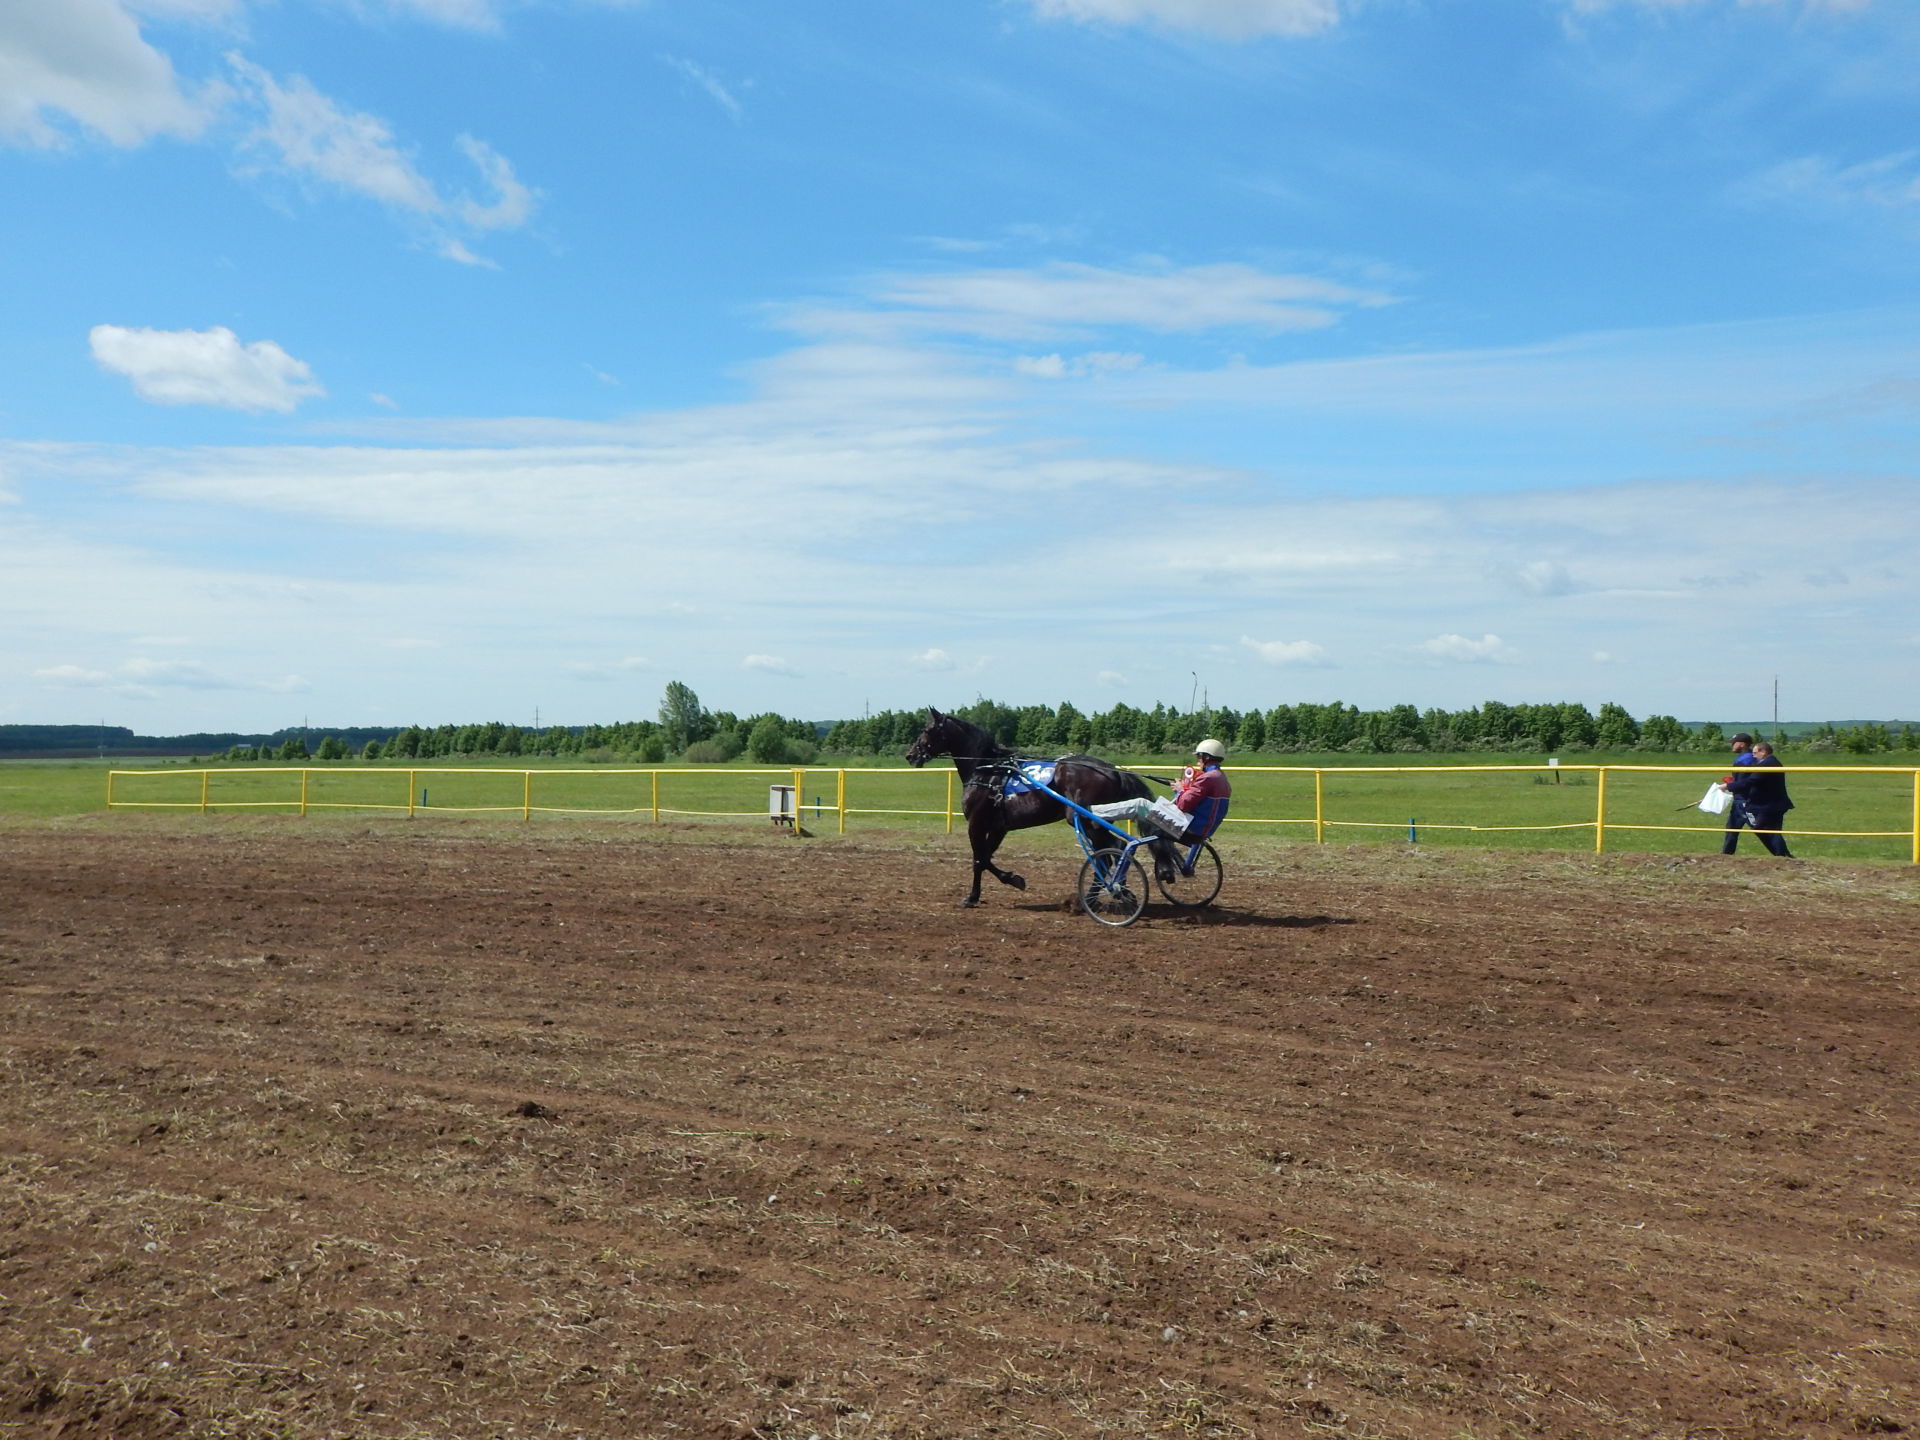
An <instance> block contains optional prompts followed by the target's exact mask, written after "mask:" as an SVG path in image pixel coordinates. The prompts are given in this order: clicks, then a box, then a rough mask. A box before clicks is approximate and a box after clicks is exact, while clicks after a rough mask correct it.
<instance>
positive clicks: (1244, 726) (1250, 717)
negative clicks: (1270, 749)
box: [1233, 710, 1267, 751]
mask: <svg viewBox="0 0 1920 1440" xmlns="http://www.w3.org/2000/svg"><path fill="white" fill-rule="evenodd" d="M1266 743H1267V721H1266V717H1265V716H1264V715H1262V714H1261V713H1260V712H1259V711H1258V710H1249V711H1248V712H1247V717H1246V719H1244V720H1242V721H1241V722H1240V733H1239V734H1238V735H1236V736H1234V747H1233V748H1234V749H1236V750H1240V751H1247V750H1258V749H1260V748H1261V746H1263V745H1265V744H1266Z"/></svg>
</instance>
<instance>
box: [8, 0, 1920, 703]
mask: <svg viewBox="0 0 1920 1440" xmlns="http://www.w3.org/2000/svg"><path fill="white" fill-rule="evenodd" d="M0 214H4V217H5V219H4V229H3V230H0V236H4V244H0V295H3V296H4V300H0V674H3V675H4V678H5V683H4V685H0V722H71V723H91V722H94V721H98V720H106V721H107V722H108V723H113V724H124V725H129V726H132V727H133V728H135V729H136V730H140V731H142V732H146V733H174V732H181V731H187V730H196V729H206V728H221V729H225V728H236V729H254V728H274V727H277V726H280V725H286V724H298V723H301V721H302V720H303V719H308V718H310V719H311V720H312V721H313V723H315V724H326V723H333V724H348V723H354V724H382V723H391V724H404V723H409V722H418V723H423V724H433V723H439V722H442V721H469V720H482V719H495V718H497V719H503V720H508V721H517V722H520V723H523V724H524V723H530V722H531V721H532V720H533V719H534V717H535V714H536V712H537V713H538V715H539V718H540V719H541V721H542V722H543V723H583V722H586V721H591V720H611V719H626V718H636V717H640V716H645V715H650V714H652V713H653V711H654V709H655V708H656V706H657V704H658V699H659V695H660V692H661V690H662V688H663V687H664V685H665V684H666V682H667V681H669V680H673V679H678V680H683V681H685V682H686V683H688V684H690V685H692V686H693V687H694V688H695V689H696V690H697V691H698V692H699V693H700V695H701V697H702V698H703V699H704V700H705V701H706V702H707V703H708V704H709V705H710V706H712V707H714V708H726V709H731V710H735V711H737V712H740V713H743V714H744V713H750V712H755V711H759V710H763V709H773V710H779V711H781V712H783V713H786V714H792V715H802V716H807V717H812V718H831V717H836V716H842V715H849V714H858V713H860V712H861V710H862V709H863V708H866V707H869V706H870V707H872V708H875V709H879V708H882V707H889V706H891V707H912V706H918V705H924V704H928V703H933V704H943V705H944V704H958V703H965V702H966V701H968V700H970V699H972V698H973V697H974V696H975V695H976V694H982V693H984V694H987V695H992V696H995V697H997V698H1001V699H1004V700H1008V701H1012V702H1015V703H1027V702H1046V703H1057V702H1058V701H1061V700H1071V701H1073V702H1074V703H1076V704H1078V705H1080V706H1082V707H1083V708H1095V709H1104V708H1106V707H1107V706H1110V705H1112V704H1114V703H1115V702H1117V701H1126V702H1128V703H1131V704H1138V705H1152V704H1153V703H1154V702H1155V701H1166V702H1168V703H1171V704H1178V705H1185V704H1186V703H1187V701H1188V699H1189V697H1190V696H1191V694H1192V692H1193V689H1194V688H1195V687H1196V686H1198V687H1200V688H1203V689H1204V690H1205V692H1206V694H1207V695H1208V697H1209V698H1210V699H1211V700H1212V701H1213V702H1215V703H1217V704H1232V705H1235V706H1238V707H1241V708H1246V707H1249V706H1254V705H1262V706H1265V705H1273V704H1277V703H1281V702H1297V701H1302V700H1314V701H1325V700H1331V699H1344V700H1348V701H1351V702H1353V703H1357V704H1360V705H1365V706H1374V705H1386V704H1392V703H1397V702H1401V701H1411V702H1413V703H1416V704H1421V705H1443V706H1449V707H1453V706H1463V705H1470V704H1474V703H1477V702H1478V701H1480V700H1483V699H1503V700H1508V701H1557V700H1580V701H1584V702H1586V703H1588V704H1590V705H1598V704H1599V703H1601V702H1603V701H1607V700H1614V701H1618V702H1619V703H1621V704H1624V705H1626V706H1627V707H1628V708H1629V709H1630V710H1632V711H1634V712H1635V713H1636V714H1641V715H1644V714H1648V713H1653V712H1666V713H1673V714H1678V715H1680V716H1682V717H1683V718H1701V719H1704V718H1740V719H1744V718H1751V717H1756V716H1759V715H1761V714H1764V713H1765V712H1766V711H1767V710H1768V709H1769V708H1770V706H1771V700H1772V686H1773V679H1774V677H1775V675H1778V676H1779V679H1780V687H1781V696H1782V699H1781V705H1782V711H1783V713H1784V714H1785V715H1786V716H1787V717H1788V718H1798V719H1822V718H1836V719H1845V718H1854V717H1887V718H1890V717H1896V716H1897V717H1903V718H1904V717H1912V716H1920V581H1916V579H1915V568H1914V563H1913V562H1914V556H1915V553H1916V550H1917V549H1920V505H1916V503H1915V502H1916V483H1915V477H1916V467H1917V466H1920V445H1917V444H1916V441H1920V423H1917V422H1920V10H1917V9H1916V8H1915V7H1913V6H1910V5H1894V4H1891V3H1887V0H1849V3H1841V0H1828V3H1813V0H1746V3H1739V0H1527V3H1522V0H1484V3H1478V0H1477V3H1473V4H1464V3H1457V0H1456V3H1441V0H1426V3H1419V0H939V3H932V0H927V3H918V0H835V3H832V4H795V3H793V0H627V3H616V0H59V3H54V0H0Z"/></svg>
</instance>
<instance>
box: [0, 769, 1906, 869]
mask: <svg viewBox="0 0 1920 1440" xmlns="http://www.w3.org/2000/svg"><path fill="white" fill-rule="evenodd" d="M1258 758H1259V761H1260V762H1261V763H1259V764H1257V765H1256V764H1252V763H1246V764H1239V763H1236V764H1234V765H1232V766H1230V767H1229V773H1230V774H1231V775H1232V776H1233V781H1234V806H1233V814H1232V817H1231V818H1230V819H1229V821H1228V822H1227V834H1228V837H1229V838H1230V839H1233V840H1251V839H1255V838H1266V839H1273V840H1281V841H1292V842H1301V841H1306V842H1311V841H1312V840H1313V839H1314V838H1315V827H1314V823H1313V821H1314V815H1315V801H1314V775H1313V773H1312V771H1313V769H1314V768H1315V767H1318V768H1320V770H1321V771H1322V774H1321V777H1320V792H1321V793H1320V814H1321V816H1322V818H1323V820H1324V822H1325V826H1324V830H1323V832H1322V833H1323V834H1324V837H1325V839H1326V840H1327V841H1328V842H1329V843H1338V844H1355V843H1368V842H1378V843H1397V844H1406V843H1407V842H1408V839H1409V833H1410V828H1411V830H1412V833H1414V834H1416V835H1417V837H1418V843H1420V844H1422V845H1427V846H1459V845H1479V846H1487V845H1498V846H1506V847H1518V848H1525V849H1543V850H1567V851H1590V850H1592V849H1593V845H1594V823H1593V822H1594V818H1595V814H1596V811H1597V807H1598V801H1599V795H1600V787H1599V781H1598V777H1597V775H1596V774H1595V773H1594V772H1592V771H1590V770H1580V769H1574V768H1572V767H1573V766H1574V765H1576V764H1587V763H1596V761H1597V757H1592V756H1588V757H1570V758H1568V759H1566V761H1565V763H1564V764H1563V767H1562V773H1561V776H1560V782H1559V783H1552V781H1551V777H1550V776H1549V774H1548V773H1547V772H1546V771H1544V770H1543V769H1537V768H1524V767H1528V766H1541V765H1543V763H1544V759H1545V757H1543V756H1542V757H1534V756H1524V755H1520V756H1500V757H1494V768H1486V767H1488V765H1489V757H1488V756H1486V755H1439V756H1430V755H1419V756H1407V757H1386V756H1354V755H1345V754H1342V755H1327V756H1316V755H1300V756H1294V755H1284V756H1282V755H1273V756H1269V755H1261V756H1259V757H1258ZM1398 758H1403V759H1404V760H1405V761H1407V762H1408V764H1409V767H1410V768H1409V769H1408V770H1403V771H1401V772H1400V773H1381V771H1380V770H1379V769H1377V768H1376V766H1377V764H1378V762H1380V761H1385V760H1392V759H1398ZM1905 758H1907V757H1905V756H1904V755H1901V756H1888V757H1885V759H1886V760H1898V759H1905ZM1631 761H1632V763H1633V764H1634V765H1636V766H1656V765H1667V766H1674V767H1682V770H1681V771H1680V772H1678V773H1661V772H1658V771H1646V770H1626V769H1613V768H1610V769H1609V772H1608V774H1607V782H1606V818H1607V848H1608V850H1609V851H1652V852H1658V853H1673V854H1683V853H1695V854H1697V853H1702V852H1707V851H1711V850H1714V849H1717V848H1718V840H1719V835H1718V831H1719V828H1720V822H1719V820H1718V818H1717V817H1713V816H1709V815H1704V814H1702V813H1700V812H1699V811H1698V810H1695V809H1693V808H1691V807H1692V802H1693V801H1695V800H1697V799H1698V798H1699V796H1700V794H1701V792H1702V791H1703V790H1705V788H1706V786H1707V783H1708V781H1709V780H1710V779H1712V778H1713V777H1714V776H1716V775H1718V774H1720V773H1723V772H1724V764H1723V763H1722V762H1716V761H1714V760H1712V759H1704V758H1703V757H1701V756H1699V755H1674V756H1658V755H1640V754H1635V755H1634V756H1632V757H1631ZM1129 763H1131V764H1133V765H1134V766H1135V767H1136V768H1138V769H1140V770H1142V771H1144V772H1146V773H1148V774H1160V775H1172V774H1174V773H1176V772H1177V770H1178V767H1179V765H1180V763H1181V762H1180V761H1179V760H1177V759H1173V758H1170V757H1149V758H1146V759H1140V760H1135V761H1131V762H1129ZM1608 763H1609V765H1610V766H1611V765H1612V764H1613V757H1608ZM1812 763H1813V762H1812V761H1809V762H1807V764H1808V765H1812ZM1789 764H1790V770H1791V764H1792V762H1791V761H1790V762H1789ZM838 769H839V762H835V763H834V764H833V765H819V766H814V767H810V768H809V769H807V770H805V771H804V772H802V774H801V803H802V807H803V808H802V820H803V823H805V824H806V825H808V826H809V827H810V828H814V829H819V830H823V831H833V830H836V829H837V828H838V826H839V817H838V815H837V813H835V810H834V807H835V806H836V804H837V802H838V797H839V786H840V775H839V773H838ZM109 771H113V772H116V773H115V776H114V780H113V800H114V805H115V810H116V813H122V812H124V813H130V814H137V813H160V814H196V813H198V812H199V810H200V808H201V805H202V801H203V798H204V801H205V803H206V806H207V809H208V811H209V813H213V814H219V815H236V814H249V813H251V814H280V815H286V814H294V813H298V811H299V809H300V807H301V804H302V799H303V780H302V776H303V771H302V769H301V768H300V767H296V766H266V767H252V766H228V765H214V766H195V765H190V764H187V763H185V762H179V763H154V762H147V761H131V762H129V761H119V762H115V761H109V762H105V763H102V762H93V761H73V762H67V761H49V762H34V761H8V762H4V763H0V814H10V815H23V816H60V815H80V814H88V813H95V812H101V811H105V810H106V809H107V780H108V773H109ZM529 771H530V772H531V784H530V785H529V783H528V779H527V775H526V773H525V772H529ZM1876 771H1878V772H1879V773H1876ZM792 774H793V772H792V771H791V770H778V771H776V770H769V769H765V768H762V767H754V766H751V765H748V764H747V763H745V762H736V763H735V764H732V765H716V766H702V767H698V768H682V767H673V766H661V767H652V768H646V767H627V766H618V765H596V766H578V765H574V766H563V765H560V764H558V763H557V762H544V763H543V762H525V761H517V760H516V761H511V762H507V761H501V762H496V763H487V764H470V763H463V764H460V765H451V764H439V765H417V766H414V767H412V768H411V769H409V768H408V767H405V766H399V765H394V766H389V765H371V766H369V765H364V764H362V763H360V762H347V761H342V762H335V763H332V764H310V765H308V766H307V767H305V770H304V775H305V781H304V800H305V805H306V808H307V813H308V814H309V815H329V814H336V815H337V814H357V815H362V816H366V815H373V814H386V815H392V816H405V815H407V814H408V813H409V807H410V805H411V810H412V813H413V814H414V815H415V817H416V818H435V819H446V818H460V817H474V816H486V817H491V818H494V819H518V818H519V817H520V816H521V815H522V814H523V813H524V809H525V807H526V806H527V804H528V802H529V800H530V801H531V805H532V810H533V815H534V818H536V819H541V820H547V819H552V818H555V817H565V816H597V817H603V818H616V819H630V820H633V821H635V822H636V823H643V824H650V823H652V820H653V817H654V814H655V806H656V804H657V805H658V807H659V810H658V813H659V818H660V819H661V821H662V822H672V823H682V824H684V823H703V824H722V823H724V824H745V823H751V822H754V821H756V820H757V821H759V822H760V823H762V824H764V823H766V822H765V819H764V817H765V815H766V813H767V787H768V786H769V785H771V784H776V783H791V781H792ZM952 774H953V771H952V768H951V766H946V767H942V768H933V767H929V768H928V769H927V770H924V771H916V770H909V769H907V768H905V767H904V766H901V765H900V764H899V763H898V762H886V761H875V760H867V761H864V762H862V761H851V762H847V765H846V805H847V811H848V814H847V822H846V823H847V825H848V828H849V829H852V830H861V829H868V830H871V829H876V828H891V829H903V830H908V831H918V832H921V833H927V834H937V833H942V832H944V830H945V829H946V827H947V819H946V816H945V809H946V806H947V803H948V795H949V782H948V777H950V776H951V775H952ZM1789 780H1790V783H1791V786H1792V790H1793V795H1794V799H1795V801H1796V802H1797V804H1798V808H1797V809H1796V810H1795V811H1794V812H1793V814H1792V815H1791V816H1790V817H1789V824H1790V828H1791V829H1792V830H1793V832H1794V835H1793V838H1792V844H1793V846H1794V850H1795V853H1796V854H1798V855H1802V856H1804V857H1807V858H1826V859H1839V860H1850V861H1896V862H1908V861H1910V859H1911V856H1912V848H1913V841H1912V829H1913V825H1914V809H1915V785H1916V781H1915V769H1914V768H1913V767H1912V766H1911V765H1910V766H1909V767H1908V768H1906V769H1896V768H1894V767H1893V766H1891V765H1884V764H1883V765H1881V766H1875V765H1873V764H1868V763H1856V764H1841V763H1839V762H1837V761H1835V760H1834V759H1832V758H1830V757H1822V759H1821V761H1820V768H1818V769H1802V770H1801V771H1800V772H1799V773H1797V774H1795V773H1790V775H1789ZM953 793H954V797H955V803H957V799H958V786H957V785H955V786H954V787H953ZM1638 827H1646V828H1638ZM1820 831H1850V832H1882V833H1880V834H1877V835H1858V834H1856V835H1847V836H1829V835H1822V834H1818V833H1815V832H1820ZM1053 838H1054V837H1051V836H1043V835H1035V836H1032V837H1028V840H1038V841H1039V842H1040V843H1041V844H1043V845H1046V844H1049V843H1050V842H1051V840H1052V839H1053ZM1058 838H1059V840H1060V841H1062V842H1064V841H1065V839H1066V836H1065V832H1064V830H1062V831H1060V832H1058ZM1022 843H1027V841H1023V842H1022ZM1743 848H1754V849H1756V850H1757V848H1758V847H1757V842H1755V841H1753V840H1751V839H1748V840H1746V841H1744V842H1743Z"/></svg>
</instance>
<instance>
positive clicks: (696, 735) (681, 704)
mask: <svg viewBox="0 0 1920 1440" xmlns="http://www.w3.org/2000/svg"><path fill="white" fill-rule="evenodd" d="M709 724H710V720H709V717H708V715H707V711H706V707H705V706H703V705H702V704H701V703H700V697H699V696H698V695H696V694H694V693H693V689H692V687H691V686H688V685H683V684H681V683H680V682H679V681H678V680H669V681H668V682H667V688H666V689H665V690H663V691H662V692H661V693H660V731H661V736H660V738H661V741H662V742H663V743H664V744H665V746H666V748H667V749H668V750H670V751H671V750H684V749H686V748H687V746H689V745H691V744H693V743H694V742H695V741H697V740H703V739H705V738H706V736H707V731H708V728H709Z"/></svg>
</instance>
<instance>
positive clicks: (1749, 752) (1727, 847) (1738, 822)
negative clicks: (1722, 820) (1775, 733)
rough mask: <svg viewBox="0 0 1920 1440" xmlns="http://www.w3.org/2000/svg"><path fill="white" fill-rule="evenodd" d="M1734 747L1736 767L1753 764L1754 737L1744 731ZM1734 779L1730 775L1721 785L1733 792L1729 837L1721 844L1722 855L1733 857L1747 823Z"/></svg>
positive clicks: (1728, 810) (1728, 818) (1728, 812)
mask: <svg viewBox="0 0 1920 1440" xmlns="http://www.w3.org/2000/svg"><path fill="white" fill-rule="evenodd" d="M1730 743H1731V744H1732V745H1733V763H1734V765H1735V766H1736V767H1738V766H1741V765H1751V764H1753V736H1751V735H1749V734H1747V732H1746V731H1744V730H1742V731H1740V732H1739V733H1738V734H1736V735H1735V736H1734V737H1733V740H1732V741H1731V742H1730ZM1733 781H1734V777H1733V776H1731V775H1729V776H1727V778H1726V779H1724V780H1722V781H1721V782H1720V783H1721V784H1722V785H1724V786H1726V787H1727V789H1729V790H1733V803H1732V804H1731V805H1729V806H1728V807H1727V836H1726V839H1725V840H1723V841H1721V842H1720V853H1721V854H1722V855H1731V854H1733V852H1734V850H1735V848H1736V847H1738V845H1739V844H1740V827H1741V826H1742V825H1745V824H1746V823H1747V812H1746V807H1745V806H1743V805H1741V803H1740V792H1739V791H1738V790H1734V788H1733Z"/></svg>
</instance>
